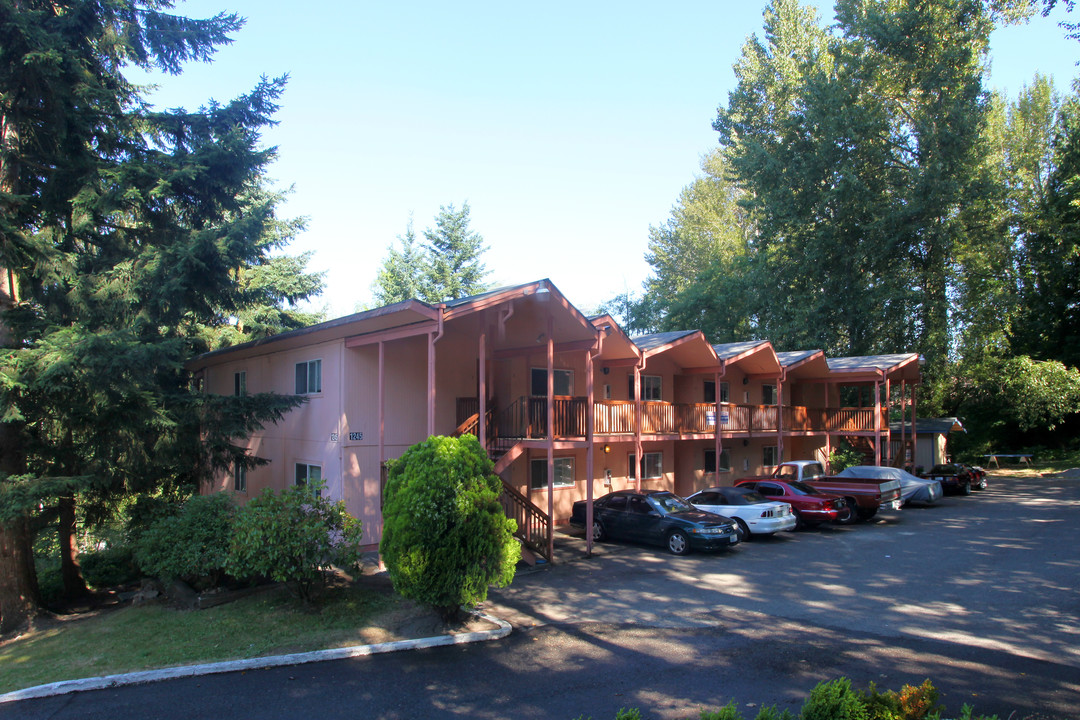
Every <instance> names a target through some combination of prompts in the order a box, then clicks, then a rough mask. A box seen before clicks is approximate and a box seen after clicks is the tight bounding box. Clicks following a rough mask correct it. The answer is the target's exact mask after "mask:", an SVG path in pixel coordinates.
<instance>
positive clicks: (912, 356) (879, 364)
mask: <svg viewBox="0 0 1080 720" xmlns="http://www.w3.org/2000/svg"><path fill="white" fill-rule="evenodd" d="M921 364H922V357H921V356H920V355H919V354H918V353H903V354H892V355H858V356H854V357H842V358H829V371H830V373H831V374H833V375H834V376H836V377H838V378H841V379H843V378H853V377H854V376H866V377H865V379H867V380H869V379H876V378H871V377H869V376H871V375H876V376H880V375H881V374H882V373H884V374H885V375H887V376H889V379H890V380H911V381H914V382H917V381H918V380H919V379H920V377H921V373H920V370H919V367H920V365H921Z"/></svg>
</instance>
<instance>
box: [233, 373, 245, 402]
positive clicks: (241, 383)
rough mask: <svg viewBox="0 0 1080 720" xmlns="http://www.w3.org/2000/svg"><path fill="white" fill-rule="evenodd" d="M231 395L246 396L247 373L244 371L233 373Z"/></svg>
mask: <svg viewBox="0 0 1080 720" xmlns="http://www.w3.org/2000/svg"><path fill="white" fill-rule="evenodd" d="M233 395H236V396H237V397H243V396H244V395H247V372H246V371H244V370H241V371H240V372H235V373H233Z"/></svg>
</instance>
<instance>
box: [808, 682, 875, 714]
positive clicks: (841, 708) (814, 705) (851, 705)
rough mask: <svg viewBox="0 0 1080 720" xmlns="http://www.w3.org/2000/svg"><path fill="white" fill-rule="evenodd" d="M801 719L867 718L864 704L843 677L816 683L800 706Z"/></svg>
mask: <svg viewBox="0 0 1080 720" xmlns="http://www.w3.org/2000/svg"><path fill="white" fill-rule="evenodd" d="M799 717H800V718H801V720H868V717H869V716H868V715H867V711H866V706H865V705H864V704H863V702H862V699H861V698H860V696H859V694H858V693H857V692H855V691H854V690H852V689H851V681H850V680H848V679H847V678H845V677H842V678H837V679H836V680H830V681H829V682H822V683H818V684H817V686H816V687H814V689H813V690H811V691H810V697H809V698H807V700H806V703H805V704H804V705H803V707H802V712H801V713H800V715H799Z"/></svg>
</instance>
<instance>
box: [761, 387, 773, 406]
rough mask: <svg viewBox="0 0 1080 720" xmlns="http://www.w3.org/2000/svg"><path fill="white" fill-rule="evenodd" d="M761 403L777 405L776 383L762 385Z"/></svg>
mask: <svg viewBox="0 0 1080 720" xmlns="http://www.w3.org/2000/svg"><path fill="white" fill-rule="evenodd" d="M761 404H762V405H775V404H776V386H775V385H762V386H761Z"/></svg>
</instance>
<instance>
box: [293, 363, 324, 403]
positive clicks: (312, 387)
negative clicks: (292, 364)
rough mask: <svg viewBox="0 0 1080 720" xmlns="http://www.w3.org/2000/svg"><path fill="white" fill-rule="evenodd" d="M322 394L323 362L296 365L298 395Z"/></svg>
mask: <svg viewBox="0 0 1080 720" xmlns="http://www.w3.org/2000/svg"><path fill="white" fill-rule="evenodd" d="M321 392H322V360H309V361H307V362H302V363H296V394H297V395H312V394H314V393H321Z"/></svg>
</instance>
